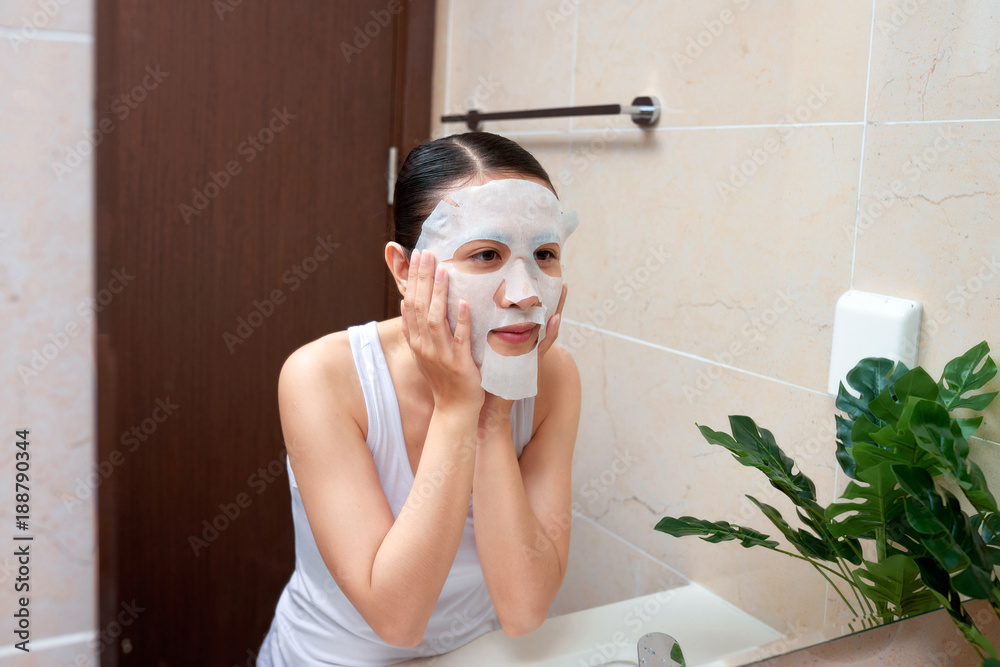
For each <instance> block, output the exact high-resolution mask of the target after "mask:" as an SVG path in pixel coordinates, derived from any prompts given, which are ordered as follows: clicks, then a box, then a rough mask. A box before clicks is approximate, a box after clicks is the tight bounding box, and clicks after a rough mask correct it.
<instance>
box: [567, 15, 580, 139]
mask: <svg viewBox="0 0 1000 667" xmlns="http://www.w3.org/2000/svg"><path fill="white" fill-rule="evenodd" d="M579 39H580V3H579V2H577V3H576V11H574V12H573V57H572V58H571V59H570V63H569V105H570V106H573V105H575V104H576V45H577V42H578V41H579ZM575 124H576V118H574V117H573V116H570V118H569V131H570V132H572V131H573V126H574V125H575Z"/></svg>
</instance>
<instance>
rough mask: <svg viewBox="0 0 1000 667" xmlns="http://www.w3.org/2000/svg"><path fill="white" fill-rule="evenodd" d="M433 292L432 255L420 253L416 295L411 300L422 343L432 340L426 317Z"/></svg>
mask: <svg viewBox="0 0 1000 667" xmlns="http://www.w3.org/2000/svg"><path fill="white" fill-rule="evenodd" d="M433 290H434V254H433V253H431V252H430V251H429V250H425V251H424V252H422V253H420V266H419V267H418V269H417V293H416V294H415V295H414V298H413V308H414V311H415V312H414V316H415V324H416V329H417V330H418V331H419V335H420V337H421V339H423V340H424V341H431V340H432V338H431V332H430V330H429V328H428V326H427V316H428V314H429V312H430V305H431V297H432V295H433Z"/></svg>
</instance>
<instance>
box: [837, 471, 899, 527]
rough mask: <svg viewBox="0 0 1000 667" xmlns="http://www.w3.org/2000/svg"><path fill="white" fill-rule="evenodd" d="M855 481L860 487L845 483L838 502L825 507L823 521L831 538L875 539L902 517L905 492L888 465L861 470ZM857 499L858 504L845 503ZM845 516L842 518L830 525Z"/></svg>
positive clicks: (853, 483) (852, 483) (854, 483)
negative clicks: (824, 520) (826, 524)
mask: <svg viewBox="0 0 1000 667" xmlns="http://www.w3.org/2000/svg"><path fill="white" fill-rule="evenodd" d="M858 479H859V481H861V482H864V484H859V483H858V482H851V483H849V484H848V485H847V488H846V489H845V490H844V493H843V495H841V499H842V500H841V501H840V502H835V503H833V504H831V505H830V506H829V507H827V508H826V518H827V519H829V520H831V522H832V523H831V525H830V532H831V533H832V534H833V535H836V536H844V535H847V536H851V537H865V538H868V539H875V535H876V533H877V532H878V531H883V532H884V531H885V530H886V529H887V527H888V525H889V524H890V523H891V522H893V521H895V520H897V519H898V518H899V517H900V516H901V515H903V514H904V509H903V498H905V497H906V492H905V491H903V489H901V488H899V487H898V485H897V483H896V477H895V475H893V474H892V468H891V464H890V463H888V462H884V463H881V464H880V465H877V466H875V467H874V468H868V469H866V470H862V471H861V472H859V473H858ZM857 500H860V501H862V502H860V503H859V502H845V501H857ZM848 513H850V515H849V516H847V517H846V518H843V519H842V520H840V521H836V522H833V520H834V519H836V518H837V517H838V516H842V515H844V514H848Z"/></svg>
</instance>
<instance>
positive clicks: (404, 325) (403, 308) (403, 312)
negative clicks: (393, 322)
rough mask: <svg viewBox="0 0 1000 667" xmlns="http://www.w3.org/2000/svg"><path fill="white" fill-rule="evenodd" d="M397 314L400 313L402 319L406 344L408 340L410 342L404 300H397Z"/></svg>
mask: <svg viewBox="0 0 1000 667" xmlns="http://www.w3.org/2000/svg"><path fill="white" fill-rule="evenodd" d="M399 314H400V315H402V321H403V338H405V339H406V342H407V344H409V342H410V328H409V327H408V326H407V324H406V320H407V316H406V301H405V300H403V301H400V302H399Z"/></svg>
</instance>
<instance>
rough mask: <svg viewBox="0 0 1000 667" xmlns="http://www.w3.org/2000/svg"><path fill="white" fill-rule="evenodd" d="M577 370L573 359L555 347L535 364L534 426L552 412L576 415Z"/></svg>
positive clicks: (578, 395)
mask: <svg viewBox="0 0 1000 667" xmlns="http://www.w3.org/2000/svg"><path fill="white" fill-rule="evenodd" d="M579 409H580V371H579V370H578V369H577V367H576V361H574V359H573V356H572V355H571V354H570V353H569V352H567V351H566V350H565V349H564V348H562V347H560V346H559V345H558V344H556V345H553V346H552V347H550V348H549V349H548V351H546V353H545V355H544V356H543V357H542V359H541V361H540V363H539V364H538V396H537V398H536V399H535V411H536V424H537V423H539V422H540V421H541V420H542V419H544V418H545V417H546V416H548V415H549V414H550V413H552V412H553V411H558V412H562V413H565V412H568V413H570V414H572V413H574V412H576V413H578V412H579Z"/></svg>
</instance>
